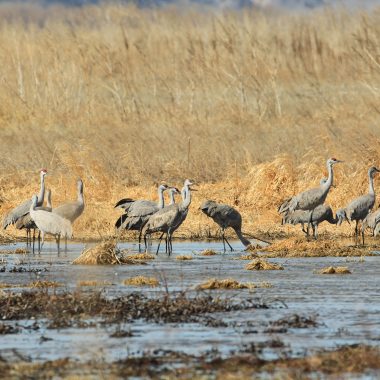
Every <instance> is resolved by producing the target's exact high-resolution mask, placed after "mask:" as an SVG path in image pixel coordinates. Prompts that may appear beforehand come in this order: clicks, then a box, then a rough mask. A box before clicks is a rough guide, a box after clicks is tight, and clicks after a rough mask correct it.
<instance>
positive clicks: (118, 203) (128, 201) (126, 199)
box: [114, 198, 134, 208]
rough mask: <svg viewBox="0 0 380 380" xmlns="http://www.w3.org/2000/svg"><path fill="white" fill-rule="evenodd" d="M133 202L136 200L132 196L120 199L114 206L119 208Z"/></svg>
mask: <svg viewBox="0 0 380 380" xmlns="http://www.w3.org/2000/svg"><path fill="white" fill-rule="evenodd" d="M132 202H134V200H133V199H131V198H124V199H120V201H119V202H117V203H116V205H115V207H114V208H117V207H120V208H124V207H125V206H127V205H128V203H132Z"/></svg>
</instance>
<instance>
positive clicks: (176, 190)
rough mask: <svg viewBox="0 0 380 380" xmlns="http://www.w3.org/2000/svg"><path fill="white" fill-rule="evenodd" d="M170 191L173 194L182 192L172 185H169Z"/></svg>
mask: <svg viewBox="0 0 380 380" xmlns="http://www.w3.org/2000/svg"><path fill="white" fill-rule="evenodd" d="M169 191H170V192H171V193H172V194H181V192H180V191H179V190H178V189H177V188H176V187H174V186H172V187H169Z"/></svg>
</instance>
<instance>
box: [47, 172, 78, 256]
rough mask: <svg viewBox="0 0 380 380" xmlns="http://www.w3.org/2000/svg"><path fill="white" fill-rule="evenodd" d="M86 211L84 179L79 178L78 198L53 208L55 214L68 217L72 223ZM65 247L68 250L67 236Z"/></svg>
mask: <svg viewBox="0 0 380 380" xmlns="http://www.w3.org/2000/svg"><path fill="white" fill-rule="evenodd" d="M83 211H84V196H83V181H82V180H81V179H80V178H79V179H78V180H77V200H76V201H73V202H67V203H64V204H63V205H60V206H58V207H56V208H53V210H52V212H53V214H57V215H59V216H61V217H62V218H64V219H67V220H68V221H69V222H70V223H71V224H72V223H74V222H75V220H77V219H78V218H79V217H80V216H81V215H82V213H83ZM65 249H66V250H67V236H65Z"/></svg>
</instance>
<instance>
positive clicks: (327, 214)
mask: <svg viewBox="0 0 380 380" xmlns="http://www.w3.org/2000/svg"><path fill="white" fill-rule="evenodd" d="M309 219H310V214H309V212H308V211H304V210H296V211H292V212H289V213H287V214H286V215H285V216H284V223H287V224H292V225H293V226H295V225H297V224H301V225H302V231H303V232H304V233H305V234H307V233H308V232H307V230H305V227H304V225H305V224H307V223H309ZM324 221H326V222H329V223H330V224H337V222H338V218H337V217H334V213H333V211H332V209H331V207H330V206H329V205H325V204H323V205H319V206H317V207H316V208H315V209H314V211H313V215H312V219H311V221H310V224H311V227H312V229H313V236H314V238H315V239H317V238H318V226H319V224H321V223H322V222H324Z"/></svg>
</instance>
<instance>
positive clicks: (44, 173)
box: [40, 169, 47, 177]
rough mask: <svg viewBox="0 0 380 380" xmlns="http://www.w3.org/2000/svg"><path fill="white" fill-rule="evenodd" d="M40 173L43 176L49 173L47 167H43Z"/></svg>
mask: <svg viewBox="0 0 380 380" xmlns="http://www.w3.org/2000/svg"><path fill="white" fill-rule="evenodd" d="M40 174H41V177H45V175H46V174H47V169H41V170H40Z"/></svg>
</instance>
